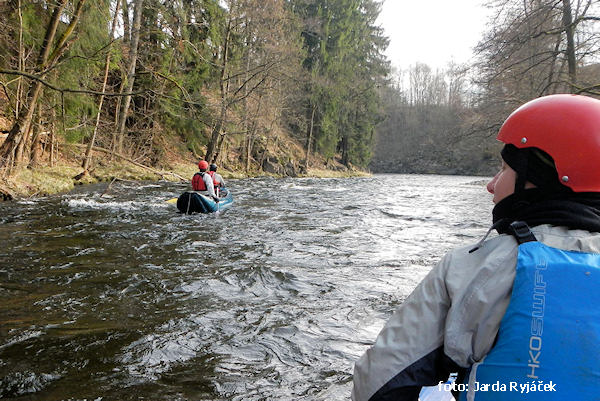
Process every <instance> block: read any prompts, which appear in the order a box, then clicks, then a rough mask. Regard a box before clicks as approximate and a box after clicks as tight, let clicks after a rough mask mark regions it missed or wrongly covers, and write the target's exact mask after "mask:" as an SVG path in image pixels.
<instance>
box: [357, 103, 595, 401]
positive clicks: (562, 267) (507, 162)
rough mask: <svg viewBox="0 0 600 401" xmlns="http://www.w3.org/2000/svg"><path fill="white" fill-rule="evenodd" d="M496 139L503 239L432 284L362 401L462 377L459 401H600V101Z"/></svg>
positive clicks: (524, 116)
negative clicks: (498, 150)
mask: <svg viewBox="0 0 600 401" xmlns="http://www.w3.org/2000/svg"><path fill="white" fill-rule="evenodd" d="M497 138H498V140H500V141H501V142H503V143H504V147H503V149H502V152H501V155H502V167H501V169H500V171H499V172H498V174H496V176H495V177H494V178H493V179H492V180H491V181H490V182H489V183H488V184H487V190H488V191H489V192H490V193H491V194H492V195H493V202H494V204H495V206H494V209H493V211H492V220H493V225H492V227H491V228H490V232H491V231H492V230H494V229H495V230H496V231H497V232H498V234H499V235H497V236H494V237H493V238H490V239H486V237H487V235H486V237H484V239H483V240H481V241H480V242H479V243H478V244H476V245H475V246H473V245H470V246H466V247H463V248H459V249H455V250H452V251H450V252H449V253H448V254H446V255H445V256H444V257H443V259H442V260H441V262H439V264H438V265H437V266H435V267H434V268H433V269H432V270H431V272H430V273H429V274H428V275H427V276H426V277H425V279H423V281H422V282H421V283H420V284H419V285H418V286H417V288H416V289H415V290H414V291H413V293H412V294H411V295H410V296H409V297H408V298H407V299H406V301H404V303H403V304H402V305H401V306H400V307H399V308H398V310H396V312H395V313H394V314H393V315H392V317H391V318H390V319H389V321H388V322H387V323H386V325H385V326H384V327H383V329H382V331H381V332H380V333H379V335H378V337H377V339H376V340H375V343H374V344H373V346H372V347H371V348H370V349H369V350H367V351H366V353H365V354H364V355H363V356H362V357H361V358H360V359H359V360H358V361H357V362H356V364H355V367H354V377H353V391H352V399H353V400H355V401H366V400H371V401H376V400H414V401H416V400H417V399H418V397H419V393H420V391H421V388H422V387H423V386H437V385H438V384H440V383H444V382H445V381H446V380H447V378H448V376H449V375H450V374H451V373H457V374H458V377H457V379H456V382H455V383H454V385H453V386H452V389H454V390H455V392H454V394H455V395H456V396H457V397H458V399H460V400H471V401H483V400H502V401H511V400H579V401H584V400H585V401H587V400H598V399H600V397H599V395H598V394H599V390H598V384H599V383H600V364H599V363H598V361H600V345H599V344H600V101H599V100H596V99H593V98H590V97H586V96H579V95H551V96H545V97H541V98H538V99H535V100H532V101H530V102H528V103H525V104H524V105H522V106H521V107H519V108H518V109H517V110H515V111H514V112H513V113H512V114H511V115H510V116H509V117H508V118H507V119H506V121H505V122H504V124H503V125H502V127H501V128H500V131H499V133H498V137H497ZM488 234H489V232H488Z"/></svg>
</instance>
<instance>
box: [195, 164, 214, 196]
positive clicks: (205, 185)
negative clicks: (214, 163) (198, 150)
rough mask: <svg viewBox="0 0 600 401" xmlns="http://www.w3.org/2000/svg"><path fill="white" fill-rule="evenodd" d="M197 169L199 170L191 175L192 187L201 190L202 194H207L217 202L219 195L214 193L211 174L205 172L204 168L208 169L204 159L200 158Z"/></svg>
mask: <svg viewBox="0 0 600 401" xmlns="http://www.w3.org/2000/svg"><path fill="white" fill-rule="evenodd" d="M198 169H199V170H200V171H199V172H197V173H196V174H194V176H193V177H192V189H193V190H194V191H198V192H201V193H202V194H203V195H208V196H210V197H211V198H212V199H213V200H214V201H215V202H218V201H219V197H218V196H217V195H216V194H215V187H214V182H213V179H212V177H211V175H210V174H208V173H207V172H206V170H208V162H207V161H206V160H200V162H199V163H198Z"/></svg>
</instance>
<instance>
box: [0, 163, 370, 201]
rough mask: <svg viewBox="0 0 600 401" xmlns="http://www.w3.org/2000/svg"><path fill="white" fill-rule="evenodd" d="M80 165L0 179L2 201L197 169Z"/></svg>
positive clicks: (329, 173) (332, 173)
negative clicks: (85, 168) (87, 168)
mask: <svg viewBox="0 0 600 401" xmlns="http://www.w3.org/2000/svg"><path fill="white" fill-rule="evenodd" d="M81 171H82V170H81V167H80V166H79V165H78V164H75V163H73V162H69V161H65V160H63V161H61V162H60V163H57V165H56V166H55V167H38V168H33V169H23V170H21V171H19V172H18V173H17V174H15V175H13V176H10V177H5V178H1V179H0V200H10V199H15V198H27V197H35V196H45V195H51V194H57V193H66V192H69V191H70V190H72V189H73V188H74V187H75V186H77V185H85V184H93V183H98V182H110V181H112V180H115V179H117V180H131V181H157V180H167V181H173V182H187V181H189V179H190V178H191V177H192V175H194V173H195V172H196V171H198V168H197V166H196V164H195V163H192V162H183V161H178V162H174V163H171V164H170V166H169V168H168V169H165V170H158V169H157V170H154V171H151V170H149V169H146V168H143V167H139V166H136V165H133V164H131V163H128V162H110V163H103V162H100V163H98V164H97V165H96V166H95V167H94V168H93V169H92V170H91V172H90V174H88V175H85V176H84V177H82V178H80V179H76V178H75V177H76V176H77V175H78V174H80V173H81ZM219 173H220V174H221V175H222V176H223V178H224V179H226V180H227V179H235V178H246V177H256V176H264V175H271V176H275V175H273V174H265V173H263V172H254V173H250V174H246V173H244V172H240V171H230V170H227V169H219ZM368 175H369V174H368V173H367V172H364V171H360V170H350V169H348V170H340V169H339V168H336V169H326V168H322V169H309V170H308V173H307V174H304V175H302V176H303V177H319V178H329V177H355V176H368Z"/></svg>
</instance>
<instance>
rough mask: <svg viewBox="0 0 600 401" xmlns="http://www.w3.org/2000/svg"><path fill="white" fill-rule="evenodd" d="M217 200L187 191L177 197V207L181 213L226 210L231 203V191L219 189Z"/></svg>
mask: <svg viewBox="0 0 600 401" xmlns="http://www.w3.org/2000/svg"><path fill="white" fill-rule="evenodd" d="M220 195H221V196H220V197H219V202H215V201H214V200H213V199H212V198H211V197H210V196H207V195H204V194H202V193H199V192H194V191H188V192H184V193H182V194H181V195H179V198H177V209H179V211H180V212H181V213H187V214H192V213H214V212H219V211H221V210H227V209H229V208H230V207H231V206H232V205H233V195H232V194H231V191H227V190H225V189H223V190H221V194H220Z"/></svg>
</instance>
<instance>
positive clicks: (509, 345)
mask: <svg viewBox="0 0 600 401" xmlns="http://www.w3.org/2000/svg"><path fill="white" fill-rule="evenodd" d="M527 231H529V229H528V228H527ZM529 233H530V234H531V232H529ZM531 236H532V237H533V235H531ZM530 241H531V242H523V243H521V245H519V253H518V259H517V268H516V276H515V281H514V284H513V290H512V295H511V299H510V303H509V306H508V309H507V310H506V314H505V315H504V317H503V319H502V321H501V323H500V329H499V332H498V337H497V341H496V344H495V345H494V347H493V348H492V350H491V351H490V352H489V353H488V355H487V356H486V357H485V358H484V359H483V361H481V362H478V363H476V364H474V365H473V366H472V367H471V372H470V375H469V376H468V377H469V383H468V392H463V393H461V396H460V400H469V401H492V400H494V401H496V400H498V401H500V400H502V401H511V400H519V401H522V400H543V401H549V400H560V401H564V400H580V401H591V400H600V255H597V254H587V253H582V252H575V251H563V250H560V249H556V248H552V247H549V246H546V245H544V244H542V243H540V242H537V241H536V240H535V237H533V240H530ZM473 390H475V391H473Z"/></svg>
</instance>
